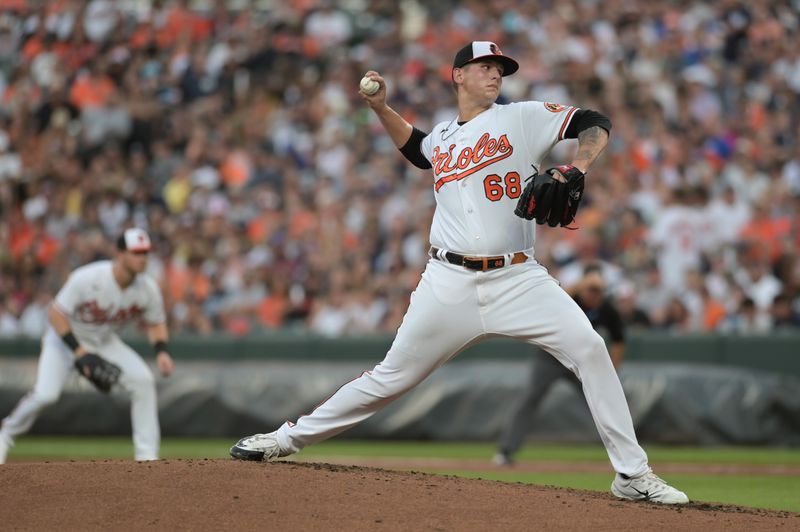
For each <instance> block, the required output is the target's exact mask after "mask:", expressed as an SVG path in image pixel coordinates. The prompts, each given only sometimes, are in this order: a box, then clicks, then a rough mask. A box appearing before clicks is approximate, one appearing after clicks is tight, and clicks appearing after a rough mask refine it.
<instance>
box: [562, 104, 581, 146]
mask: <svg viewBox="0 0 800 532" xmlns="http://www.w3.org/2000/svg"><path fill="white" fill-rule="evenodd" d="M578 109H579V108H578V107H571V108H570V110H569V111H567V116H566V118H564V123H563V124H561V129H560V130H559V131H558V140H564V134H565V133H566V132H567V128H568V127H569V123H570V121H571V120H572V115H574V114H575V111H577V110H578Z"/></svg>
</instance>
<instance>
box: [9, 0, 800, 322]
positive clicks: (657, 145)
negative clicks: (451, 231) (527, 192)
mask: <svg viewBox="0 0 800 532" xmlns="http://www.w3.org/2000/svg"><path fill="white" fill-rule="evenodd" d="M266 4H269V5H270V6H271V7H269V8H265V7H262V3H257V2H256V3H247V2H231V1H219V2H190V1H188V0H178V1H173V2H114V1H111V0H91V1H89V2H77V1H65V2H50V3H42V2H33V1H29V2H24V1H20V2H15V5H17V6H18V7H16V8H13V9H12V8H9V9H6V10H4V11H3V12H2V13H0V301H3V304H2V306H1V307H2V310H0V335H16V334H25V331H27V330H33V329H35V328H36V323H37V315H38V311H37V308H38V305H40V299H41V298H43V297H45V296H44V295H42V294H43V293H49V291H51V290H53V289H56V288H57V287H58V286H60V285H61V284H62V283H63V282H64V280H65V276H66V275H67V274H68V273H69V271H71V270H72V269H74V268H75V267H77V266H79V265H80V264H84V263H86V262H90V261H92V260H97V259H99V258H102V257H108V256H109V254H110V251H112V250H109V249H108V247H107V243H106V241H105V238H104V237H103V235H104V234H114V233H117V232H119V230H120V229H121V228H123V227H127V226H130V225H137V226H141V227H146V228H147V229H148V231H149V232H150V234H151V235H152V236H153V239H154V244H155V250H154V252H153V253H152V257H151V263H152V264H151V267H152V268H153V269H154V275H155V276H156V277H157V278H158V279H160V282H161V283H162V285H163V288H164V293H165V305H166V307H167V310H168V313H169V316H170V320H171V323H170V326H171V327H172V328H173V329H174V330H175V331H176V333H180V332H182V333H203V334H206V333H210V332H212V331H214V330H227V331H228V332H231V333H233V334H250V333H256V332H258V331H259V330H274V329H281V328H293V329H294V328H299V329H304V330H319V331H323V332H324V333H325V334H331V335H339V334H364V333H369V332H372V331H376V330H377V331H384V332H391V331H393V330H394V329H395V328H396V327H397V326H398V325H399V322H400V319H401V318H402V315H403V311H404V309H405V307H406V306H407V299H408V297H409V294H410V292H411V290H413V288H414V286H415V285H416V281H417V280H418V278H419V274H420V272H421V271H422V269H423V268H424V265H425V261H426V259H427V256H426V249H427V245H428V243H427V236H428V235H427V232H428V227H429V225H430V218H431V213H432V211H431V203H432V202H433V195H432V193H431V191H430V188H431V187H430V183H429V182H428V178H427V177H426V174H425V173H424V172H421V171H417V170H415V169H413V168H410V167H409V166H408V165H406V164H404V162H403V158H402V155H400V154H399V153H398V152H397V150H395V149H394V147H393V144H392V143H391V142H390V141H389V140H388V138H387V137H386V135H385V134H384V133H383V132H382V128H381V127H380V125H379V124H378V123H377V122H376V121H375V118H374V117H373V116H372V115H371V114H370V113H368V112H367V111H366V109H365V108H364V106H363V102H362V101H361V99H360V98H359V96H358V93H357V87H358V80H359V78H360V77H361V76H362V75H363V73H364V72H365V71H366V70H367V69H370V68H374V69H376V70H378V71H380V72H383V73H384V75H388V76H391V77H393V78H394V79H392V80H390V81H391V86H392V87H393V92H392V94H390V98H391V100H392V105H393V106H394V107H395V108H396V109H397V110H398V111H399V112H400V113H403V114H404V115H406V116H407V118H408V119H409V120H410V121H412V122H413V123H414V124H415V125H417V127H419V128H421V129H423V130H429V129H430V128H431V127H432V126H433V125H434V124H435V123H436V122H437V121H439V120H450V119H451V118H452V114H453V112H451V111H444V112H443V113H442V114H441V115H434V110H435V109H442V108H444V109H446V108H447V103H446V102H449V101H450V100H451V94H450V91H451V90H452V88H451V86H450V80H449V65H450V64H451V61H452V57H449V56H447V55H446V54H444V53H443V52H442V50H448V49H450V46H449V44H448V46H442V44H443V43H452V42H454V41H465V42H466V41H468V40H469V39H471V38H474V36H475V35H481V36H482V37H483V38H486V39H491V40H495V41H496V42H498V44H500V45H501V47H502V48H503V49H506V50H508V51H509V53H511V54H516V55H518V56H521V57H528V58H529V60H528V61H527V62H526V65H525V66H524V67H523V68H522V70H521V71H520V72H519V74H518V75H517V76H515V77H514V79H513V80H512V81H510V82H508V83H507V84H504V86H503V90H504V91H505V92H506V94H507V95H508V96H511V97H513V98H517V97H519V98H523V97H524V98H534V99H543V100H545V101H553V102H556V103H564V104H571V103H574V102H576V101H587V102H590V103H591V106H592V107H595V108H598V109H603V110H604V112H608V114H609V115H610V117H611V119H612V121H613V122H614V129H613V131H612V134H611V138H610V144H609V147H608V149H607V150H606V151H605V152H604V155H603V157H601V159H600V160H599V161H597V162H596V163H595V165H594V166H593V167H592V175H591V176H590V177H592V179H591V180H590V181H591V182H590V183H589V185H588V186H587V189H586V196H585V200H584V202H583V206H582V207H581V212H580V213H579V216H578V220H577V222H578V225H579V226H580V230H579V231H574V232H568V231H563V230H551V229H550V228H541V227H540V228H537V231H538V233H537V256H538V257H539V260H541V261H542V263H543V264H545V265H546V266H548V267H549V268H550V270H551V273H552V274H553V275H554V276H555V277H556V278H557V279H559V280H560V281H561V282H562V283H563V284H564V285H565V286H567V285H569V284H571V283H572V282H574V281H576V280H577V279H578V278H579V277H580V276H581V274H582V271H583V268H584V267H585V266H586V264H588V263H593V262H599V263H600V264H602V265H603V278H604V281H605V283H606V285H607V286H608V287H609V290H610V291H611V293H614V294H615V295H617V297H618V300H619V303H620V307H621V308H622V309H623V312H627V313H628V314H627V315H628V316H629V318H630V319H631V320H635V322H636V323H638V324H641V325H642V326H644V324H645V323H646V322H647V321H648V320H649V322H650V323H651V326H653V327H663V328H667V329H669V330H675V331H706V330H714V329H720V328H725V327H729V328H730V327H732V326H733V325H732V324H734V323H735V324H739V322H747V323H750V325H748V326H741V327H739V326H738V325H737V326H736V327H737V328H738V329H741V328H745V329H748V328H749V329H756V328H758V327H756V326H755V325H753V324H755V323H756V322H758V323H759V327H760V326H761V324H762V321H764V317H766V322H769V321H770V320H769V314H771V316H772V321H773V322H774V323H775V326H776V327H784V326H785V324H786V323H791V322H792V320H793V319H794V318H792V317H787V316H796V313H797V312H798V311H800V308H798V307H800V297H799V296H798V294H800V263H799V262H798V260H797V257H798V256H800V236H798V235H800V159H798V154H797V145H798V139H800V127H799V126H798V124H800V51H798V47H797V46H796V45H795V44H794V43H795V42H796V41H797V33H798V28H800V7H798V5H797V3H796V2H788V3H787V2H783V3H781V2H773V3H769V4H767V5H761V4H759V3H756V4H753V5H750V4H743V3H737V2H711V1H710V0H687V1H686V2H683V3H680V4H674V3H669V2H667V3H663V2H662V3H654V4H652V5H650V4H645V3H642V2H611V3H600V2H595V1H589V2H586V1H583V0H564V1H563V2H561V3H560V4H559V9H558V10H556V11H553V10H552V9H549V8H548V7H547V6H546V5H539V4H537V3H531V2H527V1H524V0H508V1H505V2H499V3H491V2H489V3H486V2H484V3H480V2H466V1H455V2H449V3H448V2H445V3H436V2H429V3H423V2H413V3H412V4H413V6H412V5H411V4H409V5H405V4H404V5H403V6H402V9H400V8H397V6H396V5H395V4H393V3H391V2H333V1H331V0H309V1H303V2H284V3H282V4H280V6H278V5H277V4H275V6H272V5H271V4H272V3H270V2H267V3H266ZM266 4H265V5H266ZM587 20H591V21H592V22H591V24H590V25H589V26H587V23H586V21H587ZM496 21H499V22H498V23H497V24H495V23H494V22H496ZM565 35H566V36H569V37H568V38H567V37H564V36H565ZM554 43H555V44H554ZM501 97H502V95H501ZM426 110H427V111H429V112H426ZM571 146H572V147H571ZM570 149H574V144H572V145H570V143H561V144H559V146H558V147H557V150H556V151H555V152H554V153H552V154H551V158H552V159H553V160H552V162H554V163H559V164H560V163H563V162H564V161H565V160H568V159H569V156H570V151H569V150H570ZM544 164H546V163H544ZM275 276H279V277H280V280H279V281H278V282H276V281H275V280H274V279H272V277H275ZM744 294H746V295H747V297H749V298H750V299H752V301H753V302H754V305H755V307H756V311H757V312H756V314H757V315H758V316H756V317H755V318H753V319H752V320H748V319H745V318H743V317H740V316H739V314H740V313H741V312H744V313H745V314H748V315H749V313H750V309H749V306H748V305H749V304H748V305H744V304H743V302H742V299H743V297H744ZM779 294H785V297H786V298H788V299H789V301H788V304H789V308H790V311H789V313H788V314H787V310H786V304H787V303H786V301H785V298H784V296H781V295H779ZM723 309H724V313H725V318H724V319H723V318H722V315H723ZM759 316H761V317H759ZM756 318H757V319H756ZM779 324H780V325H779Z"/></svg>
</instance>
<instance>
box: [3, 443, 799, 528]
mask: <svg viewBox="0 0 800 532" xmlns="http://www.w3.org/2000/svg"><path fill="white" fill-rule="evenodd" d="M235 442H236V438H235V437H234V438H209V439H193V438H165V439H164V440H163V442H162V447H161V456H162V457H163V458H226V457H228V448H229V447H230V446H231V445H232V444H233V443H235ZM646 450H647V451H648V455H649V457H650V462H651V464H652V465H653V467H654V469H655V471H656V473H661V476H662V477H664V478H665V479H666V480H667V481H668V482H670V483H671V484H673V485H675V486H676V487H678V488H679V489H681V490H683V491H685V492H686V493H687V494H688V495H689V497H690V498H691V499H692V500H693V501H704V502H717V503H726V504H737V505H742V506H750V507H756V508H770V509H775V510H787V511H791V512H797V513H800V495H798V494H800V475H798V474H797V471H798V470H799V469H800V448H773V447H723V448H714V447H712V448H709V447H667V446H647V447H646ZM493 453H494V447H493V445H491V444H489V443H454V442H398V441H391V442H388V441H355V440H347V439H335V440H333V441H328V442H324V443H321V444H318V445H314V446H312V447H309V448H307V449H304V450H303V451H302V452H301V453H299V454H298V455H297V456H296V459H297V460H304V459H307V460H314V461H324V460H326V459H329V460H331V461H337V462H339V463H341V462H346V460H347V458H353V459H354V462H355V461H356V459H357V458H361V459H395V460H398V459H408V460H412V459H428V460H437V459H438V460H448V459H449V460H461V461H468V462H469V464H470V467H469V468H468V469H467V470H465V469H460V468H459V467H461V466H459V465H457V464H455V465H454V466H452V467H449V466H447V465H446V464H442V463H436V464H431V465H430V466H424V465H423V466H420V465H418V464H415V465H413V466H409V467H407V468H406V469H414V470H416V471H426V472H430V473H436V474H446V475H456V476H461V477H467V478H482V479H487V480H496V481H502V482H521V483H529V484H542V485H551V486H561V487H569V488H579V489H589V490H597V491H604V492H607V491H608V489H609V485H610V483H611V480H612V478H613V473H612V471H611V466H610V464H609V463H608V458H607V456H606V453H605V450H604V449H603V448H602V447H601V446H599V445H528V446H526V447H525V448H524V449H523V450H522V451H521V452H520V453H519V455H518V457H517V458H518V462H517V463H518V464H519V469H525V468H526V466H534V465H536V464H545V463H565V464H570V465H571V466H572V468H571V470H570V471H564V472H557V471H556V472H554V471H546V472H531V471H517V470H515V469H516V468H502V469H500V468H498V467H496V466H494V465H492V464H491V462H490V459H491V457H492V455H493ZM132 454H133V448H132V445H131V442H130V439H129V438H127V437H60V436H59V437H57V436H52V437H47V436H26V437H23V438H21V439H20V440H19V441H18V442H17V445H16V446H15V447H14V448H13V449H12V451H11V453H10V455H9V461H47V460H58V461H62V460H69V459H73V460H92V459H94V460H102V459H109V458H122V459H127V458H130V457H131V456H132ZM481 464H485V470H484V469H482V467H483V466H482V465H481ZM581 464H586V465H587V471H586V472H582V471H575V469H578V470H579V469H580V465H581ZM666 464H670V465H671V466H675V465H681V468H682V469H681V471H680V472H679V473H678V472H673V473H663V472H660V471H659V465H662V466H664V465H666ZM576 465H577V467H576ZM604 466H607V467H608V472H607V473H603V472H598V468H602V467H604ZM713 466H737V467H739V466H742V467H748V466H749V467H750V470H749V471H747V472H741V471H737V469H736V468H731V471H730V472H720V471H719V470H722V469H725V468H724V467H717V471H715V470H714V468H713ZM391 467H392V468H395V469H403V468H405V467H403V466H401V465H398V466H391ZM782 467H783V468H786V469H787V471H788V473H787V472H776V470H779V469H780V468H782ZM528 468H529V469H530V467H528ZM705 468H708V469H709V471H708V472H704V469H705ZM759 468H761V469H765V470H764V471H761V470H759ZM768 468H771V470H770V471H766V469H768Z"/></svg>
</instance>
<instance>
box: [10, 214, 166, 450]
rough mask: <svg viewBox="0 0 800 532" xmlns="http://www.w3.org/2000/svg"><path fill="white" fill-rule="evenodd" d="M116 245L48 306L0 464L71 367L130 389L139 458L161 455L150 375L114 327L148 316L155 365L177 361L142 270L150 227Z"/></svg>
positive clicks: (105, 385) (153, 287) (154, 289)
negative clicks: (34, 365)
mask: <svg viewBox="0 0 800 532" xmlns="http://www.w3.org/2000/svg"><path fill="white" fill-rule="evenodd" d="M117 249H118V254H117V256H116V258H115V259H114V260H113V261H107V260H104V261H98V262H93V263H91V264H88V265H86V266H82V267H80V268H78V269H76V270H75V271H74V272H72V274H71V275H70V276H69V278H68V279H67V282H66V283H65V284H64V286H63V287H62V288H61V290H60V291H59V292H58V294H57V295H56V297H55V300H54V301H53V303H52V304H51V305H50V308H49V310H48V317H49V321H50V323H49V326H48V328H47V330H46V331H45V333H44V337H43V338H42V351H41V355H40V357H39V367H38V370H37V375H36V385H35V386H34V388H33V390H32V391H31V392H29V393H28V394H26V395H25V396H24V397H23V398H22V399H21V400H20V401H19V403H18V404H17V406H16V408H14V410H13V411H12V412H11V414H9V415H8V417H6V418H5V419H4V420H3V423H2V426H0V464H2V463H5V459H6V454H7V453H8V450H9V448H10V447H11V446H12V445H13V442H14V438H15V437H17V436H19V435H20V434H24V433H26V432H27V431H28V430H29V429H30V428H31V426H32V425H33V423H34V421H36V418H37V417H38V415H39V412H41V411H42V409H43V408H45V407H46V406H48V405H51V404H53V403H55V402H56V401H57V400H58V398H59V396H60V395H61V390H62V389H63V388H64V383H65V382H66V380H67V378H68V377H69V376H70V375H71V374H72V370H73V368H75V369H76V370H77V371H78V372H79V373H81V374H82V375H83V376H84V377H86V378H87V379H89V381H90V382H92V384H94V385H95V386H96V387H97V388H98V389H100V390H101V391H103V392H106V393H107V392H109V391H110V389H111V387H112V386H113V385H114V384H115V383H117V382H118V383H119V385H120V386H121V387H122V388H124V389H125V390H126V391H127V392H128V393H130V397H131V424H132V426H133V446H134V455H135V458H136V460H157V459H158V449H159V443H160V439H161V436H160V430H159V425H158V405H157V402H156V386H155V381H154V379H153V374H152V372H151V371H150V368H148V367H147V364H146V363H145V362H144V360H142V358H141V357H140V356H139V355H138V354H137V353H136V352H135V351H134V350H133V349H131V348H130V347H128V346H127V345H126V344H125V343H123V342H122V340H120V338H119V336H117V334H116V332H115V330H116V329H117V328H120V327H122V326H123V325H125V324H127V323H130V322H139V321H142V320H143V321H144V322H145V323H146V324H147V336H148V338H149V340H150V342H151V343H152V344H153V349H154V350H155V353H156V363H157V365H158V369H159V371H160V372H161V374H162V375H164V376H169V375H170V373H172V369H173V362H172V357H170V355H169V351H168V348H167V339H168V332H167V325H166V316H165V313H164V303H163V301H162V299H161V292H160V291H159V288H158V285H157V284H156V282H155V281H154V280H153V279H152V278H151V277H150V276H148V275H147V274H145V273H143V272H144V270H145V267H146V266H147V258H148V253H149V251H150V237H149V236H148V235H147V233H146V232H145V231H143V230H141V229H128V230H126V231H125V232H124V233H123V234H122V235H121V236H120V237H119V239H118V240H117Z"/></svg>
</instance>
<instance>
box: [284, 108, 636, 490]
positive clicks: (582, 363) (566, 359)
mask: <svg viewBox="0 0 800 532" xmlns="http://www.w3.org/2000/svg"><path fill="white" fill-rule="evenodd" d="M575 110H576V109H575V108H573V107H564V106H560V105H555V104H549V103H543V102H522V103H514V104H510V105H498V104H494V105H492V106H491V108H489V109H487V110H486V111H484V112H483V113H481V114H480V115H478V116H476V117H475V118H473V119H472V120H470V121H468V122H466V123H464V124H463V125H460V126H459V125H458V123H457V122H456V119H453V120H452V121H450V122H443V123H441V124H438V125H437V126H436V127H435V128H434V129H433V131H432V132H431V133H430V134H429V135H428V136H426V137H425V138H424V139H423V141H422V153H423V154H424V155H425V157H426V158H427V159H428V160H429V161H430V163H431V165H432V166H433V174H434V180H433V189H434V194H435V197H436V212H435V214H434V217H433V225H432V227H431V234H430V241H431V244H432V245H433V246H434V247H435V248H438V250H434V251H433V253H435V255H436V256H435V257H432V258H431V260H429V261H428V264H427V267H426V269H425V271H424V273H423V274H422V279H421V280H420V283H419V285H418V286H417V288H416V290H415V291H414V293H413V294H412V295H411V303H410V306H409V308H408V311H407V313H406V315H405V317H404V319H403V322H402V325H401V326H400V328H399V330H398V332H397V336H396V338H395V340H394V343H393V344H392V347H391V348H390V350H389V352H388V354H387V355H386V358H385V359H384V360H383V361H382V362H381V363H380V364H378V365H377V366H376V367H375V368H374V369H373V370H372V371H367V372H365V373H364V374H363V375H361V377H359V378H357V379H355V380H353V381H351V382H349V383H348V384H346V385H344V386H343V387H342V388H340V389H339V390H338V391H337V392H336V393H335V394H334V395H333V396H332V397H331V398H330V399H328V400H327V401H325V402H324V403H323V404H321V405H320V406H319V407H317V408H316V409H315V410H314V411H313V412H312V413H310V414H308V415H306V416H302V417H301V418H300V419H298V420H297V423H296V424H295V423H291V422H287V423H285V424H283V425H282V426H281V427H280V428H279V429H278V431H277V440H278V444H279V446H280V448H281V449H282V450H283V452H282V453H281V454H288V453H289V452H296V451H298V450H299V449H301V448H303V447H305V446H307V445H309V444H312V443H315V442H318V441H321V440H324V439H326V438H329V437H331V436H333V435H335V434H338V433H339V432H341V431H343V430H345V429H347V428H349V427H351V426H353V425H355V424H357V423H359V422H360V421H363V420H364V419H366V418H367V417H369V416H370V415H372V414H373V413H374V412H376V411H377V410H379V409H380V408H382V407H384V406H385V405H386V404H388V403H389V402H391V401H392V400H394V399H396V398H397V397H399V396H400V395H402V394H403V393H405V392H406V391H408V390H409V389H410V388H412V387H413V386H415V385H416V384H418V383H419V382H420V381H422V380H423V379H424V378H425V377H427V376H428V375H429V374H430V373H431V372H432V371H433V370H435V369H436V368H438V367H439V366H441V365H442V364H444V363H445V362H447V361H448V360H449V359H451V358H452V357H454V356H455V355H456V354H457V353H459V352H460V351H461V350H463V349H465V348H466V347H469V346H471V345H473V344H475V343H477V342H480V341H481V340H484V339H487V338H491V337H514V338H518V339H521V340H524V341H526V342H529V343H531V344H535V345H538V346H540V347H542V348H543V349H545V350H546V351H548V352H550V353H551V354H552V355H553V356H555V357H556V358H557V359H558V360H559V361H560V362H561V363H562V364H564V365H565V366H566V367H567V368H569V369H570V370H572V371H573V372H574V373H575V374H576V375H577V376H578V378H580V379H581V381H582V384H583V390H584V393H585V395H586V399H587V402H588V404H589V408H590V410H591V413H592V416H593V417H594V420H595V423H596V426H597V429H598V431H599V433H600V436H601V438H602V440H603V442H604V443H605V446H606V449H607V450H608V454H609V458H610V459H611V462H612V464H613V466H614V468H615V469H616V471H617V472H619V473H622V474H625V475H629V476H636V475H640V474H642V473H644V472H645V471H648V470H649V467H648V464H647V456H646V455H645V452H644V450H643V449H642V448H641V447H640V446H639V444H638V443H637V441H636V436H635V434H634V430H633V423H632V421H631V418H630V413H629V411H628V407H627V404H626V402H625V396H624V394H623V391H622V386H621V385H620V382H619V379H618V378H617V375H616V373H615V371H614V368H613V366H612V364H611V360H610V358H609V356H608V354H607V352H606V346H605V343H604V342H603V339H602V338H601V337H600V336H599V335H598V334H597V333H596V332H595V331H594V330H593V329H592V326H591V324H590V323H589V320H588V319H587V317H586V315H585V314H584V313H583V312H582V311H581V309H580V307H578V305H577V304H576V303H575V302H574V301H573V300H572V298H570V297H569V295H567V293H566V292H564V291H563V290H562V289H561V288H560V287H559V286H558V283H557V282H556V281H555V280H554V279H553V278H552V277H550V275H549V274H548V273H547V271H546V270H545V268H544V267H542V266H541V265H539V264H538V263H537V262H536V260H535V259H534V253H533V252H534V241H535V236H536V225H535V224H534V223H532V222H530V221H527V220H524V219H522V218H519V217H517V216H516V215H515V214H514V207H515V206H516V202H517V198H518V197H519V195H520V193H521V192H522V189H523V188H524V181H525V177H526V176H529V175H531V174H532V173H533V168H532V165H533V166H535V167H536V168H538V167H539V164H540V161H541V160H542V158H543V157H544V156H545V154H546V153H547V151H548V150H550V148H551V147H552V146H553V145H554V144H555V143H556V142H558V141H559V140H562V139H563V136H564V132H565V131H566V129H567V127H568V125H569V121H570V118H571V116H572V114H573V113H574V112H575ZM448 251H450V252H455V253H458V254H462V255H469V256H477V257H481V256H483V257H485V256H502V257H503V258H502V262H503V263H504V264H505V265H504V267H501V268H497V269H491V270H487V271H475V270H470V269H467V268H464V267H463V266H459V265H454V264H450V263H449V262H446V261H445V260H444V257H445V254H446V253H447V252H448ZM517 252H521V253H523V254H524V256H523V255H520V254H519V253H517ZM515 254H516V257H515ZM519 257H522V260H521V261H520V260H518V259H519Z"/></svg>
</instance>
